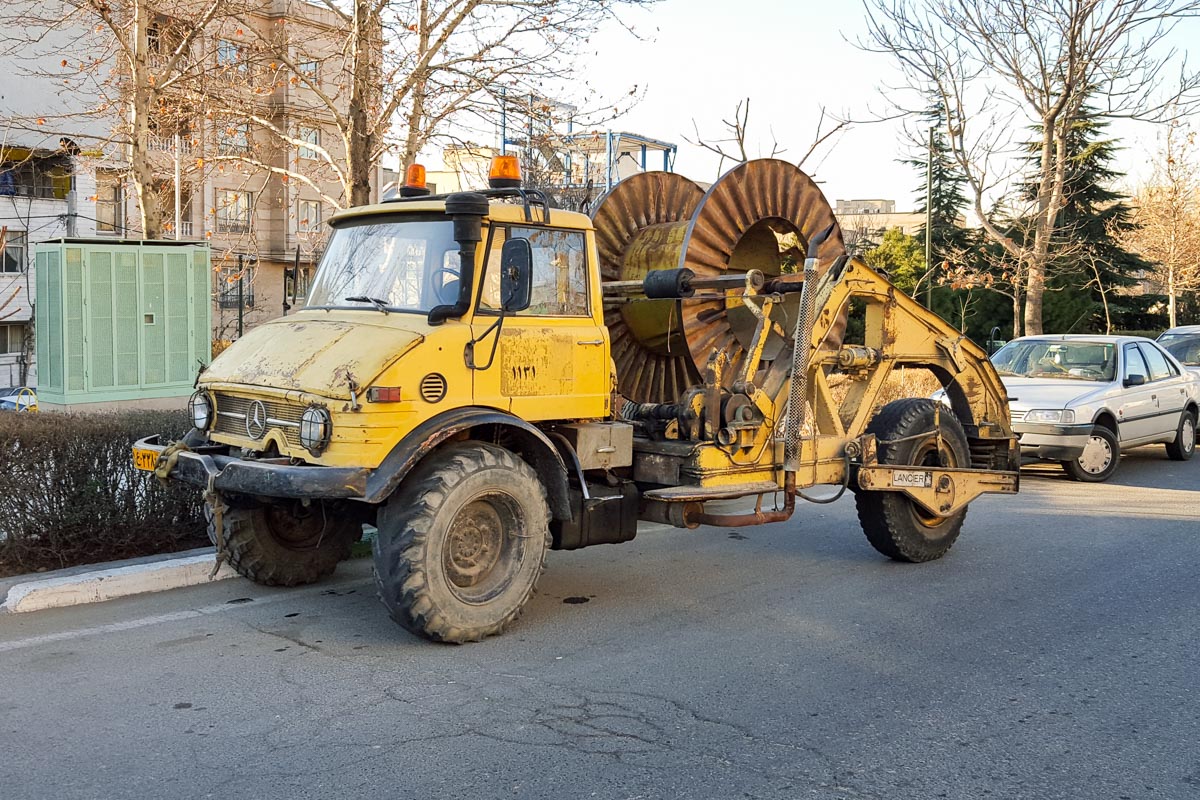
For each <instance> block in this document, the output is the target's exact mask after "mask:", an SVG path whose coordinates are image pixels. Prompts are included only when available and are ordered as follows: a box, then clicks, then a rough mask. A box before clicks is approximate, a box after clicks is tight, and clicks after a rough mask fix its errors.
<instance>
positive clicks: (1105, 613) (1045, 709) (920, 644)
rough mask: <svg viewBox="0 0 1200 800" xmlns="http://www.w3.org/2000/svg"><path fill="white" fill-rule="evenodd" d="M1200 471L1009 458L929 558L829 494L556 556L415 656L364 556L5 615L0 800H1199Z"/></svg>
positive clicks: (1131, 458) (1155, 456) (417, 647)
mask: <svg viewBox="0 0 1200 800" xmlns="http://www.w3.org/2000/svg"><path fill="white" fill-rule="evenodd" d="M1198 564H1200V460H1196V461H1193V462H1189V463H1186V464H1179V463H1176V462H1170V461H1167V460H1166V459H1165V458H1164V457H1163V455H1162V448H1161V447H1155V448H1145V449H1143V450H1139V451H1135V452H1134V453H1133V454H1131V455H1128V456H1126V458H1125V461H1124V463H1123V464H1122V466H1121V470H1120V471H1119V472H1118V474H1117V476H1116V477H1115V478H1114V480H1113V482H1111V483H1108V484H1103V485H1098V486H1097V485H1086V484H1078V483H1073V482H1070V481H1067V480H1065V479H1064V478H1063V477H1062V475H1061V473H1060V472H1059V471H1058V470H1056V469H1054V468H1047V469H1040V468H1037V469H1034V470H1031V471H1029V472H1028V473H1027V474H1026V475H1025V476H1024V478H1023V487H1022V492H1021V494H1020V495H1019V496H1018V497H1016V498H1000V497H987V498H982V499H981V500H979V501H977V502H976V503H975V504H973V505H972V508H971V511H970V513H969V515H968V518H967V522H966V526H965V528H964V534H963V536H962V538H961V539H960V540H959V543H958V544H957V545H956V546H955V548H954V550H953V551H951V553H950V554H949V555H948V556H947V557H946V558H945V559H943V560H941V561H939V562H935V563H932V564H926V565H920V566H912V565H899V564H893V563H890V562H888V561H886V560H884V559H882V558H881V557H879V556H877V555H876V554H875V552H874V551H873V550H871V549H870V548H869V547H868V545H867V544H866V541H865V539H864V538H863V536H862V534H861V532H860V531H859V530H858V524H857V521H856V519H855V516H854V507H853V500H852V499H850V498H846V499H843V500H841V501H839V502H838V503H836V504H834V505H832V506H807V505H804V506H802V507H801V508H800V509H799V511H798V513H797V515H796V517H795V518H793V521H792V522H790V523H787V524H782V525H774V526H767V527H762V528H750V529H741V530H738V531H728V530H723V529H704V530H701V531H696V532H685V531H673V530H671V531H649V532H646V533H644V534H642V535H639V537H638V539H637V540H635V541H634V542H632V543H630V544H627V545H620V546H605V547H599V548H594V549H589V550H583V551H579V552H575V553H554V554H552V555H551V559H550V569H549V571H548V572H547V574H546V577H545V578H544V580H543V583H542V593H541V594H540V595H539V597H538V598H536V600H535V602H534V603H533V604H532V606H531V607H530V608H529V610H528V612H527V613H526V616H525V618H524V620H523V621H522V622H521V624H520V625H519V626H518V627H517V628H516V629H514V630H513V631H512V632H511V633H510V634H508V635H506V636H504V637H500V638H496V639H491V640H488V641H486V642H484V643H481V644H477V645H469V646H464V647H449V646H437V645H431V644H428V643H425V642H422V641H419V640H417V639H415V638H413V637H411V636H409V635H408V634H406V633H404V632H403V631H402V630H400V629H399V628H397V627H396V626H394V625H393V624H392V623H391V622H390V621H389V620H388V619H387V617H386V615H385V614H384V612H383V609H382V607H381V606H380V605H379V604H378V601H377V600H376V599H375V596H374V589H373V585H372V583H371V579H370V564H369V563H368V562H365V561H358V562H353V563H350V564H347V565H343V568H340V569H339V573H338V575H337V576H335V578H334V579H333V580H332V581H331V582H330V583H328V584H325V585H320V586H315V587H309V588H305V589H300V590H291V591H274V590H267V589H263V588H260V587H255V586H253V585H251V584H249V583H246V582H244V581H242V580H240V579H238V580H231V581H224V582H221V583H217V584H212V585H208V586H201V587H194V588H190V589H183V590H177V591H174V592H169V593H165V594H161V595H153V596H146V597H141V598H131V599H127V600H120V601H114V602H111V603H106V604H101V605H96V606H87V607H79V608H72V609H61V610H54V611H45V612H38V613H34V614H24V615H15V616H11V617H7V618H0V753H2V754H3V755H2V757H0V787H3V788H0V796H3V797H4V798H5V800H23V799H24V798H45V797H55V798H64V799H65V798H106V799H107V798H149V797H172V798H175V797H178V798H204V797H255V798H276V797H279V798H283V797H288V798H298V797H300V798H303V797H314V798H315V797H321V798H326V797H342V796H344V797H403V798H409V797H411V798H431V797H446V798H453V797H480V798H483V797H487V798H491V797H519V798H526V797H528V798H576V797H596V798H693V797H719V798H732V797H751V798H767V797H770V798H806V797H813V798H881V799H882V798H887V799H888V800H896V799H897V798H913V800H918V799H919V800H927V799H928V798H937V797H948V798H987V797H995V798H1006V799H1008V798H1030V799H1031V800H1051V799H1052V798H1088V799H1089V800H1091V799H1092V798H1114V799H1116V798H1131V799H1135V800H1147V799H1149V798H1180V799H1181V800H1182V799H1183V798H1195V797H1198V796H1200V761H1198V759H1197V756H1196V742H1197V740H1198V738H1200V688H1198V687H1200V680H1198V679H1197V677H1196V676H1197V675H1198V674H1200V658H1198V657H1197V630H1198V626H1197V620H1198V619H1200V592H1198V591H1197V579H1196V576H1197V565H1198Z"/></svg>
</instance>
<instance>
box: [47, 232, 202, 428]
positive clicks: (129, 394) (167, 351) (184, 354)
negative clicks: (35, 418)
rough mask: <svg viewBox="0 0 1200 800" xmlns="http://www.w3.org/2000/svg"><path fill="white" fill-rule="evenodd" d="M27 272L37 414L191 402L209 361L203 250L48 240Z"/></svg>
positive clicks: (172, 245) (172, 244)
mask: <svg viewBox="0 0 1200 800" xmlns="http://www.w3.org/2000/svg"><path fill="white" fill-rule="evenodd" d="M35 264H36V270H37V298H36V306H35V308H36V325H37V327H36V328H35V335H36V338H37V364H38V388H37V392H38V403H39V404H40V405H42V406H50V407H55V406H61V407H65V408H74V407H77V406H83V405H89V406H94V405H95V404H105V405H107V404H109V403H113V404H117V405H122V406H127V405H135V406H147V407H155V406H158V407H162V406H169V405H180V404H181V403H180V402H178V401H177V402H173V403H171V402H166V403H164V402H162V401H163V400H167V399H169V398H186V397H187V396H188V395H190V394H191V393H192V385H193V382H194V381H195V377H196V371H197V368H198V367H199V364H200V363H204V364H207V363H208V362H209V359H210V357H211V353H212V349H211V348H212V345H211V342H210V337H211V333H210V332H211V330H212V327H211V315H212V303H211V299H210V298H211V288H210V287H211V272H210V267H209V264H210V251H209V247H208V245H207V244H204V243H197V242H171V241H114V240H108V239H55V240H52V241H49V242H42V243H39V244H38V245H37V246H36V248H35ZM156 401H158V402H156Z"/></svg>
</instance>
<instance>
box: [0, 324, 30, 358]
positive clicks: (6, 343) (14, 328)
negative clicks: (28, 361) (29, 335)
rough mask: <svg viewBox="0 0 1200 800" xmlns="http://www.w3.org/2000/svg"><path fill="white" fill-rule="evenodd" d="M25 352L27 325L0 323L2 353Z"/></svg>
mask: <svg viewBox="0 0 1200 800" xmlns="http://www.w3.org/2000/svg"><path fill="white" fill-rule="evenodd" d="M23 352H25V326H24V325H0V355H9V354H12V353H23Z"/></svg>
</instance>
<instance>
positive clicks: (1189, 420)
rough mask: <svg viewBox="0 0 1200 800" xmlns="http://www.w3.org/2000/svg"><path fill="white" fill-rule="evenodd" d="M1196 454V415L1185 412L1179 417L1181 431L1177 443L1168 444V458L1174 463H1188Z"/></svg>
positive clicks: (1176, 438) (1178, 433)
mask: <svg viewBox="0 0 1200 800" xmlns="http://www.w3.org/2000/svg"><path fill="white" fill-rule="evenodd" d="M1195 453H1196V414H1195V412H1194V411H1184V412H1183V414H1182V415H1181V416H1180V417H1179V430H1177V431H1176V432H1175V441H1173V442H1167V457H1168V458H1170V459H1172V460H1173V461H1187V460H1189V459H1190V458H1191V457H1192V456H1193V455H1194V454H1195Z"/></svg>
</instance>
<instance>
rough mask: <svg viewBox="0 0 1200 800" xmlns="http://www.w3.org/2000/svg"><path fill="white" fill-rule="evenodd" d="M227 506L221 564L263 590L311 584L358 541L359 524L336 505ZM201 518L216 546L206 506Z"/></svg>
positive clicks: (328, 570) (320, 577)
mask: <svg viewBox="0 0 1200 800" xmlns="http://www.w3.org/2000/svg"><path fill="white" fill-rule="evenodd" d="M226 505H227V507H226V510H225V515H224V522H225V558H226V560H227V561H228V562H229V566H231V567H233V568H234V570H236V571H237V573H238V574H239V575H241V576H242V577H244V578H249V579H250V580H252V581H254V582H255V583H260V584H262V585H264V586H302V585H304V584H307V583H315V582H316V581H319V580H321V579H322V578H324V577H326V576H327V575H329V574H330V573H331V572H333V570H334V568H335V567H336V566H337V565H338V562H339V561H342V560H344V559H346V558H348V557H349V556H350V546H351V545H352V544H354V543H355V542H356V541H358V540H359V539H360V538H361V537H362V522H361V521H359V518H358V517H356V516H354V515H352V514H350V515H348V514H346V513H345V510H344V509H342V508H341V507H340V504H337V503H325V502H321V501H314V502H313V503H311V504H310V505H309V506H308V507H307V508H305V507H304V506H302V505H301V504H300V503H298V502H287V503H280V504H261V505H255V506H246V507H237V506H230V505H228V503H227V504H226ZM204 517H205V519H206V520H207V522H208V538H209V540H210V541H211V542H212V543H213V544H214V545H215V544H216V543H217V532H216V526H215V525H214V520H213V513H212V508H211V507H210V505H209V504H208V503H205V504H204Z"/></svg>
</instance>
